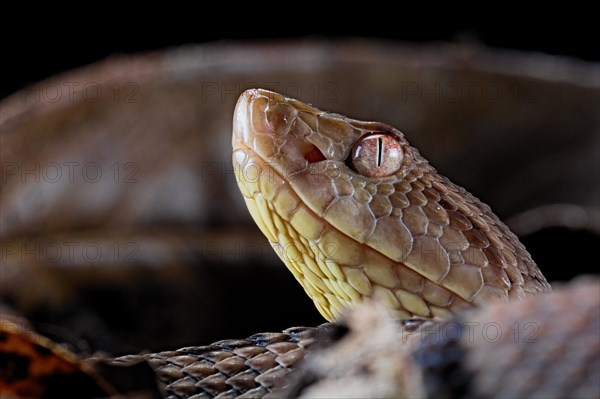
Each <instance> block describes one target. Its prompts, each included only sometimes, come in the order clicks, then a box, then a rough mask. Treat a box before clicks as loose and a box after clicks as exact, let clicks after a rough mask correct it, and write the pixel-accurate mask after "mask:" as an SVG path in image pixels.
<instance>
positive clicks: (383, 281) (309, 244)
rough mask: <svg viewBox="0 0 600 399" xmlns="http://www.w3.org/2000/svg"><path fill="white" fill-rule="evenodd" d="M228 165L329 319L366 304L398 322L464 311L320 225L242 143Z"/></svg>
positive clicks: (456, 301) (402, 268) (404, 270)
mask: <svg viewBox="0 0 600 399" xmlns="http://www.w3.org/2000/svg"><path fill="white" fill-rule="evenodd" d="M233 164H234V170H235V175H236V179H237V182H238V186H239V188H240V191H241V193H242V195H243V197H244V200H245V202H246V205H247V207H248V210H249V211H250V214H251V215H252V217H253V218H254V221H255V222H256V224H257V225H258V226H259V228H260V229H261V230H262V232H263V233H264V235H265V236H266V237H267V238H268V240H269V242H270V243H271V246H272V247H273V248H274V249H275V251H276V253H277V255H278V256H279V257H280V258H281V260H282V261H283V262H284V263H285V265H286V266H287V268H288V269H289V270H290V271H291V272H292V273H293V275H294V276H295V277H296V279H297V280H298V281H299V282H300V284H301V285H302V287H303V288H304V290H305V291H306V293H307V294H308V296H309V297H310V298H311V299H312V300H313V301H314V303H315V305H316V307H317V309H318V310H319V312H320V313H321V314H322V315H323V317H325V318H326V319H327V320H330V321H332V320H336V319H338V318H339V317H340V316H341V315H342V314H343V313H344V310H345V309H346V308H349V307H352V306H353V305H355V304H356V303H357V302H360V301H361V300H362V299H363V298H365V297H374V298H376V299H378V300H381V301H383V302H385V303H386V305H387V306H388V307H389V308H391V309H392V310H393V311H394V312H395V314H396V316H397V317H398V318H400V319H407V318H410V317H414V316H417V317H432V316H446V315H448V314H449V313H451V310H452V308H453V307H457V306H462V305H464V304H466V302H465V301H462V300H460V298H456V297H455V296H453V295H452V294H451V293H449V292H448V291H446V290H445V289H443V288H441V287H439V286H438V285H436V284H435V283H433V282H431V281H429V280H428V279H427V278H425V277H424V276H421V275H419V274H418V273H416V272H414V271H413V270H411V269H409V268H408V267H407V266H406V265H404V264H402V263H398V262H395V261H393V260H391V259H390V258H388V257H386V256H385V255H383V254H381V253H379V252H378V251H375V250H373V249H372V248H370V247H368V246H366V245H363V244H360V243H357V242H356V241H355V240H353V239H352V238H350V237H349V236H348V235H346V234H343V233H342V232H341V231H339V230H338V229H336V228H335V227H333V226H331V225H330V224H329V223H327V222H326V221H324V220H323V219H322V218H321V217H319V216H318V215H317V214H316V213H315V212H313V211H312V210H311V209H310V207H309V206H307V205H306V203H304V202H303V201H302V200H301V199H300V197H299V196H298V194H297V193H296V192H295V191H294V189H293V187H292V186H291V185H290V182H289V181H288V180H286V179H284V178H282V177H281V175H279V174H278V173H277V171H276V170H275V169H274V168H272V167H271V166H270V165H269V164H268V163H267V162H265V161H263V160H262V158H261V157H260V156H259V155H258V154H256V153H255V152H254V151H252V150H251V149H250V148H248V147H247V146H245V145H244V144H238V145H237V147H236V148H235V149H234V153H233Z"/></svg>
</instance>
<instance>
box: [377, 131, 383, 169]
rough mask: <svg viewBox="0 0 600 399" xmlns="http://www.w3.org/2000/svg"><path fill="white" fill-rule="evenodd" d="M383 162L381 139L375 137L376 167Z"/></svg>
mask: <svg viewBox="0 0 600 399" xmlns="http://www.w3.org/2000/svg"><path fill="white" fill-rule="evenodd" d="M382 162H383V140H382V139H381V137H378V138H377V167H380V166H381V163H382Z"/></svg>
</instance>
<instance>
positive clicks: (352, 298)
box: [233, 89, 550, 321]
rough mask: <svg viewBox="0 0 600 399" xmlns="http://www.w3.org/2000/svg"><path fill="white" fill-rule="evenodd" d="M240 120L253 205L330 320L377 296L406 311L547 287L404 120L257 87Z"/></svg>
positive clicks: (428, 312) (236, 150)
mask: <svg viewBox="0 0 600 399" xmlns="http://www.w3.org/2000/svg"><path fill="white" fill-rule="evenodd" d="M233 119H234V124H233V163H234V170H235V173H236V178H237V182H238V185H239V187H240V190H241V192H242V195H243V196H244V200H245V202H246V205H247V206H248V209H249V211H250V213H251V215H252V216H253V218H254V220H255V222H256V223H257V224H258V226H259V227H260V228H261V230H262V232H263V233H264V234H265V235H266V237H267V238H268V239H269V242H270V243H271V245H272V246H273V248H274V249H275V250H276V252H277V253H278V255H279V256H280V258H281V259H282V260H283V262H284V263H285V264H286V266H287V267H288V269H289V270H290V271H291V272H292V274H293V275H294V277H295V278H296V279H297V280H298V281H299V282H300V284H301V285H302V287H303V288H304V290H305V292H306V293H307V294H308V296H309V297H310V298H311V299H312V300H313V302H314V304H315V306H316V307H317V309H318V310H319V312H320V313H321V314H322V315H323V316H324V317H325V318H326V319H327V320H330V321H331V320H336V319H338V318H339V317H340V316H341V315H342V314H343V312H344V309H345V308H347V307H349V306H351V305H352V304H354V303H357V302H359V301H361V300H362V299H363V298H365V297H371V296H374V297H378V298H380V299H382V300H384V301H385V302H386V303H387V304H388V306H390V307H391V308H393V309H394V310H395V313H396V316H397V317H398V318H401V319H402V318H403V319H408V318H410V317H435V316H439V317H444V316H447V315H449V314H452V313H456V312H458V311H459V310H460V309H462V308H465V307H468V306H469V305H480V304H483V303H487V302H489V301H492V300H505V301H506V300H509V299H513V298H514V299H522V298H523V297H525V296H526V295H530V294H538V293H543V292H549V291H550V285H549V284H548V282H547V281H546V279H545V278H544V276H543V275H542V273H541V271H540V270H539V268H538V267H537V265H536V264H535V262H534V261H533V260H532V259H531V256H530V255H529V253H528V252H527V251H526V249H525V247H524V246H523V245H522V244H521V243H520V242H519V240H518V238H517V237H516V235H515V234H513V233H512V232H511V231H510V230H509V229H508V227H507V226H506V225H505V224H503V223H502V222H501V221H500V220H499V219H498V217H496V216H495V215H494V213H493V212H492V211H491V209H490V207H489V206H488V205H486V204H483V203H482V202H481V201H479V200H478V199H477V198H476V197H474V196H473V195H472V194H470V193H469V192H467V191H466V190H465V189H463V188H461V187H459V186H457V185H455V184H453V183H452V182H451V181H450V180H449V179H447V178H445V177H443V176H441V175H440V174H438V173H437V171H436V170H435V169H434V168H433V167H432V166H431V165H430V164H429V163H428V162H427V161H426V160H425V159H424V158H423V157H422V156H421V155H420V154H419V152H418V150H417V149H415V148H414V147H411V146H410V144H409V143H408V141H407V139H406V137H405V135H404V134H403V133H402V132H401V131H399V130H398V129H396V128H394V127H392V126H389V125H386V124H383V123H379V122H363V121H358V120H354V119H350V118H347V117H344V116H341V115H336V114H331V113H327V112H323V111H320V110H319V109H317V108H314V107H311V106H308V105H306V104H304V103H302V102H300V101H297V100H293V99H289V98H286V97H284V96H282V95H279V94H276V93H274V92H270V91H265V90H260V89H259V90H251V91H246V92H244V93H243V94H242V95H241V97H240V99H239V101H238V103H237V105H236V108H235V112H234V117H233Z"/></svg>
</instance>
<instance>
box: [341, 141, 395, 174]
mask: <svg viewBox="0 0 600 399" xmlns="http://www.w3.org/2000/svg"><path fill="white" fill-rule="evenodd" d="M403 158H404V152H403V151H402V146H401V145H400V143H399V142H398V140H397V139H396V138H395V137H393V136H392V135H390V134H387V133H372V134H369V135H367V136H363V137H361V138H360V139H359V140H358V141H357V142H356V143H355V144H354V147H353V148H352V151H351V153H350V158H349V164H350V166H351V167H352V168H353V169H354V170H355V171H357V172H358V173H360V174H361V175H364V176H368V177H384V176H389V175H392V174H394V173H396V172H397V171H398V170H399V169H400V168H401V167H402V160H403Z"/></svg>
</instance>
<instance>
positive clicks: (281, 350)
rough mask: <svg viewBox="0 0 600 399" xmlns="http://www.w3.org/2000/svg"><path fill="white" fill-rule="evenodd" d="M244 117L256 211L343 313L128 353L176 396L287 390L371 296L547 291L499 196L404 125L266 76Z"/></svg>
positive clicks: (440, 298) (243, 183)
mask: <svg viewBox="0 0 600 399" xmlns="http://www.w3.org/2000/svg"><path fill="white" fill-rule="evenodd" d="M233 119H234V123H233V126H234V127H233V140H232V144H233V166H234V172H235V175H236V180H237V183H238V187H239V190H240V191H241V193H242V196H243V198H244V201H245V203H246V205H247V207H248V210H249V211H250V214H251V216H252V218H253V219H254V221H255V222H256V224H257V225H258V226H259V228H260V229H261V231H262V232H263V234H264V235H265V236H266V237H267V239H268V241H269V243H270V244H271V245H272V247H273V248H274V250H275V252H276V253H277V254H278V256H279V257H280V258H281V259H282V260H283V263H284V264H285V265H286V266H287V268H288V269H289V270H290V271H291V272H292V274H293V276H294V277H295V278H296V280H298V282H299V283H300V284H301V286H302V287H303V288H304V290H305V291H306V293H307V294H308V296H309V297H310V298H311V299H312V300H313V302H314V304H315V306H316V308H317V309H318V311H319V312H320V313H321V314H322V315H323V317H324V318H325V319H327V320H328V321H333V322H337V323H338V324H325V325H323V326H320V327H316V328H305V327H297V328H290V329H287V330H285V331H283V332H281V333H264V334H256V335H253V336H250V337H248V338H246V339H242V340H225V341H219V342H216V343H214V344H211V345H207V346H203V347H188V348H182V349H180V350H177V351H167V352H159V353H154V354H145V355H133V356H125V357H122V358H117V359H116V360H117V362H122V363H124V364H128V363H131V362H135V361H139V360H140V359H141V360H143V361H145V362H148V363H149V364H150V365H151V366H152V368H153V369H154V370H155V372H156V374H157V375H158V376H159V379H160V381H161V384H162V386H163V388H161V389H164V390H165V392H166V393H167V395H169V397H172V398H184V397H191V396H194V397H214V396H220V397H234V396H239V397H262V396H269V395H272V394H273V393H275V397H277V391H276V390H275V388H276V387H277V386H278V385H281V383H282V382H284V383H285V382H286V381H287V377H288V373H289V372H290V371H291V370H293V369H294V368H296V366H298V365H300V363H301V360H302V359H303V358H304V356H305V355H306V354H307V353H310V352H311V350H312V349H313V348H314V347H315V346H316V344H317V343H318V341H321V340H322V339H320V338H322V337H325V336H329V335H332V334H333V336H336V331H337V332H338V333H339V323H343V320H344V315H348V309H350V308H353V307H355V306H356V305H358V304H359V303H360V302H362V301H363V300H364V299H366V298H373V299H375V300H376V301H377V303H384V304H385V305H386V307H387V309H389V310H390V311H392V312H393V316H394V318H396V319H400V320H407V319H411V318H414V317H417V318H425V319H429V318H444V319H448V318H451V320H457V319H455V318H454V317H459V318H460V317H463V316H461V315H465V314H469V313H465V312H468V311H469V310H470V309H471V308H473V309H480V308H481V309H483V311H484V312H485V311H486V309H487V306H488V303H491V302H495V303H500V304H504V305H503V306H504V307H503V309H505V312H507V313H511V309H513V307H514V306H515V305H514V304H513V300H518V301H520V302H523V303H529V302H531V301H535V302H532V303H534V304H538V305H540V304H541V303H544V302H545V300H544V299H543V298H544V297H545V295H536V294H548V293H550V292H551V288H550V285H549V284H548V283H547V282H546V280H545V278H544V277H543V275H542V273H541V272H540V270H539V268H538V267H537V266H536V264H535V263H534V262H533V260H532V259H531V256H530V255H529V253H528V252H527V251H526V249H525V248H524V246H523V245H522V244H521V243H520V242H519V240H518V238H517V237H516V236H515V235H514V234H513V233H512V232H511V231H510V230H509V229H508V227H507V226H506V225H504V224H503V223H502V222H501V221H500V220H499V218H498V217H497V216H495V214H494V213H493V212H492V211H491V209H490V208H489V206H487V205H485V204H483V203H482V202H481V201H479V200H478V199H477V198H475V197H474V196H473V195H471V194H470V193H468V192H467V191H466V190H464V189H463V188H461V187H459V186H457V185H455V184H453V183H452V182H451V181H450V180H449V179H447V178H446V177H444V176H442V175H440V174H438V173H437V171H436V170H435V169H434V168H433V167H432V166H431V165H430V164H429V163H428V162H427V160H426V159H425V158H424V157H422V156H421V155H420V154H419V152H418V150H417V149H416V148H414V147H412V146H411V145H410V144H409V143H408V140H407V138H406V136H405V134H404V133H402V132H401V131H399V130H397V129H396V128H394V127H392V126H389V125H386V124H384V123H381V122H364V121H359V120H355V119H350V118H348V117H345V116H342V115H339V114H334V113H328V112H324V111H320V110H319V109H317V108H315V107H313V106H310V105H308V104H305V103H302V102H300V101H298V100H295V99H292V98H288V97H285V96H283V95H280V94H277V93H275V92H272V91H267V90H262V89H253V90H249V91H246V92H244V93H243V94H242V95H241V97H240V99H239V100H238V103H237V105H236V108H235V111H234V118H233ZM553 295H554V294H549V296H548V298H559V299H561V298H562V299H564V298H563V297H556V296H555V295H554V296H553ZM539 298H542V299H539ZM593 299H594V298H592V302H594V300H593ZM550 301H552V300H551V299H548V302H550ZM532 306H533V305H532ZM519 309H520V308H519ZM453 314H457V315H458V316H452V315H453ZM555 314H556V313H555ZM463 321H464V319H463ZM591 324H593V323H591ZM336 326H338V327H336ZM337 335H339V334H337ZM478 352H480V353H483V350H479V351H478ZM592 353H593V351H592ZM592 375H593V373H592ZM297 392H298V391H297Z"/></svg>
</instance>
